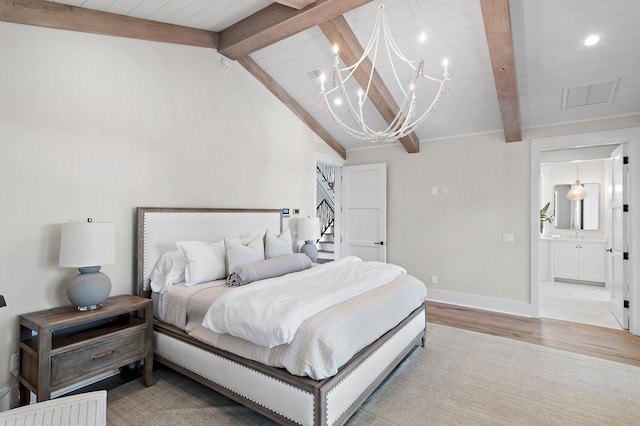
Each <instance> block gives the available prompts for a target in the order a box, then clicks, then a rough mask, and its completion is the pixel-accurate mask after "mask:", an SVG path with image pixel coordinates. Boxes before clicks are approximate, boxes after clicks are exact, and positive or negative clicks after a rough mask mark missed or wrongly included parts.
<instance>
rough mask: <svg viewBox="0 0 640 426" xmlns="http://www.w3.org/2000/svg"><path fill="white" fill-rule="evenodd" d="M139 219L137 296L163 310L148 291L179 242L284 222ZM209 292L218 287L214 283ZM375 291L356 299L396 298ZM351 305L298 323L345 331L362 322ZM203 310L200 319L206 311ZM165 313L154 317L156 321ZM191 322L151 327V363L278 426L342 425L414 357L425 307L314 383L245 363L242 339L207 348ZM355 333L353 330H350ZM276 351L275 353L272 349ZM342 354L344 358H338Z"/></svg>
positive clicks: (238, 217)
mask: <svg viewBox="0 0 640 426" xmlns="http://www.w3.org/2000/svg"><path fill="white" fill-rule="evenodd" d="M136 216H137V250H136V251H137V262H136V266H137V271H136V281H137V291H138V294H139V295H141V296H144V297H152V298H154V303H155V304H156V306H160V305H159V303H160V299H162V295H160V296H159V295H158V293H157V292H153V293H152V292H151V291H150V290H149V276H150V274H151V271H152V269H153V268H154V266H155V265H156V263H157V262H158V259H160V257H161V256H162V255H163V254H165V253H167V252H169V251H172V250H175V246H176V244H175V243H176V242H177V241H192V240H194V241H195V240H197V241H220V240H224V239H225V238H235V237H240V236H251V235H254V234H257V235H260V234H262V235H264V233H265V230H267V231H266V232H267V233H268V232H272V233H274V234H277V233H280V232H282V231H283V217H282V214H281V210H279V209H205V208H194V209H191V208H149V207H139V208H138V209H137V213H136ZM337 264H338V262H336V265H337ZM322 267H323V266H318V267H317V268H315V267H314V268H311V269H309V270H306V271H301V272H300V274H303V273H308V274H316V275H315V276H318V275H317V274H320V272H321V268H322ZM332 267H334V266H332ZM335 267H338V266H335ZM309 271H311V272H309ZM411 279H413V280H415V278H413V277H410V276H409V278H405V277H404V276H403V277H399V278H397V279H394V283H395V282H396V281H398V282H399V284H397V285H399V286H400V285H403V286H404V284H403V282H402V281H403V280H404V281H409V280H411ZM208 285H209V286H210V287H216V286H217V284H215V282H214V283H209V284H208ZM248 287H249V286H244V287H242V288H243V289H244V288H248ZM205 288H206V286H201V287H198V291H204V290H202V289H205ZM191 289H193V287H192V288H191ZM183 290H184V291H192V290H190V289H183ZM172 291H173V290H172ZM176 291H177V290H176ZM376 291H379V292H380V294H379V295H378V296H375V295H374V292H373V291H372V292H367V294H363V295H360V296H357V297H371V298H372V300H374V299H375V298H376V297H377V300H393V299H396V298H395V297H389V296H388V295H387V294H384V293H382V292H383V291H393V290H389V289H387V287H385V288H384V289H383V288H382V287H381V288H380V290H376ZM165 294H172V293H165ZM412 297H413V296H412ZM381 298H382V299H381ZM400 299H401V298H400ZM354 300H355V298H354ZM343 303H347V302H343ZM351 303H352V305H351V306H347V305H344V306H341V307H340V306H338V305H336V306H335V307H331V308H328V309H325V310H323V311H321V312H320V313H318V314H317V315H315V316H313V317H311V319H307V320H305V322H304V323H303V324H306V323H307V321H309V322H313V321H314V319H315V322H316V323H325V322H327V321H324V320H319V319H317V316H319V315H325V316H326V317H328V318H333V321H336V324H338V326H340V325H339V324H342V326H344V324H349V323H350V322H351V319H350V317H348V315H352V316H353V317H357V316H359V315H361V313H360V312H359V311H358V309H363V311H362V315H364V314H365V311H364V310H366V309H367V308H366V307H362V306H361V305H362V304H361V303H358V300H355V301H351ZM378 303H380V302H378ZM390 303H391V302H390ZM390 306H395V305H390ZM331 309H342V311H341V312H344V313H345V315H347V317H345V318H346V319H344V318H342V315H331ZM404 309H405V310H406V309H407V308H406V307H405V308H404ZM201 311H202V314H203V315H204V308H201ZM390 311H394V312H395V311H396V310H395V309H390ZM207 313H208V312H207ZM165 314H166V313H161V312H157V316H158V317H163V316H165ZM192 315H195V314H192ZM195 318H196V319H197V321H195V324H194V321H192V322H191V324H192V325H188V324H186V323H187V320H184V324H182V325H181V324H180V323H179V321H169V322H166V321H160V320H159V319H156V320H154V360H155V361H157V362H159V363H161V364H163V365H166V366H167V367H169V368H172V369H174V370H176V371H178V372H180V373H182V374H185V375H186V376H188V377H191V378H193V379H194V380H196V381H198V382H200V383H202V384H204V385H206V386H208V387H209V388H211V389H213V390H215V391H217V392H219V393H221V394H223V395H225V396H227V397H229V398H231V399H234V400H236V401H238V402H239V403H241V404H243V405H245V406H247V407H249V408H251V409H253V410H255V411H257V412H259V413H261V414H263V415H265V416H266V417H268V418H271V419H273V420H275V421H277V422H279V423H281V424H302V425H339V424H344V423H345V422H346V421H347V420H348V419H349V418H350V417H351V416H352V415H353V414H354V413H355V412H356V410H357V409H358V408H359V407H360V405H361V404H362V403H363V402H364V401H365V400H366V399H367V397H368V396H369V395H371V393H373V391H375V389H376V388H377V387H378V386H379V385H380V384H381V383H382V382H383V380H384V379H385V378H386V377H388V376H389V375H390V374H391V373H392V372H393V370H394V369H395V368H396V367H397V366H398V365H399V364H400V363H401V362H402V361H403V360H404V359H405V358H406V357H407V356H408V355H409V354H410V353H411V352H412V351H413V350H415V349H416V348H417V347H419V346H421V345H422V344H423V339H424V334H425V329H426V327H425V325H426V311H425V305H424V303H423V301H421V302H420V303H419V304H418V306H415V308H411V310H410V311H408V312H407V313H406V314H405V313H402V314H401V317H400V318H398V319H390V320H389V321H391V322H393V324H394V325H392V326H390V328H389V329H388V330H387V331H385V332H384V333H383V334H382V335H381V336H380V337H378V338H376V339H375V341H373V342H372V343H367V344H366V345H364V347H362V348H361V349H358V350H357V351H356V352H355V353H354V354H353V355H351V354H350V353H348V354H347V355H348V357H349V358H348V359H349V360H348V361H346V362H342V361H340V362H339V364H340V365H338V366H337V368H336V371H335V372H333V371H329V372H320V373H318V374H319V376H318V377H316V378H315V379H314V378H311V377H309V376H314V374H311V373H309V374H305V375H300V374H301V373H299V372H296V374H292V373H291V372H290V371H288V370H287V369H288V368H289V367H288V366H283V365H280V361H277V362H276V363H274V364H273V365H266V364H265V363H264V360H263V359H262V358H264V357H261V355H259V354H258V355H256V356H255V357H254V358H255V359H250V358H247V357H246V355H245V353H244V352H242V351H235V350H234V348H235V347H236V346H238V345H237V344H236V343H237V341H238V339H239V341H242V340H243V339H240V338H235V337H230V336H227V337H225V336H222V337H220V336H218V340H229V341H231V343H230V344H229V345H228V346H224V345H223V346H222V347H217V346H213V345H212V344H211V341H209V340H207V339H206V338H202V336H201V334H206V331H203V329H202V328H200V327H199V325H198V324H197V323H199V322H202V319H201V318H200V317H195ZM340 321H342V323H340ZM334 326H335V325H334ZM354 330H357V327H355V326H354ZM354 332H355V331H354ZM214 334H215V333H214ZM297 335H298V333H296V336H294V337H293V339H294V340H295V339H296V338H297ZM193 336H195V337H197V338H195V337H193ZM234 339H235V340H234ZM247 344H248V345H253V343H247ZM245 346H246V345H245ZM276 349H278V347H275V348H274V350H276ZM265 350H266V349H265ZM269 350H270V349H269ZM234 352H235V353H234ZM240 353H242V355H244V356H241V355H240ZM347 355H345V354H341V355H339V356H338V358H339V357H340V356H342V357H344V356H347ZM269 357H271V356H269ZM283 367H286V368H283Z"/></svg>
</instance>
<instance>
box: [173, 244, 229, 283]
mask: <svg viewBox="0 0 640 426" xmlns="http://www.w3.org/2000/svg"><path fill="white" fill-rule="evenodd" d="M176 246H178V249H179V250H180V252H181V253H182V255H183V256H184V259H185V260H186V263H187V267H186V269H185V271H184V278H185V285H187V286H191V285H195V284H200V283H204V282H207V281H214V280H220V279H223V278H225V277H226V276H227V267H226V263H225V249H224V241H218V242H215V243H207V242H204V241H178V242H176Z"/></svg>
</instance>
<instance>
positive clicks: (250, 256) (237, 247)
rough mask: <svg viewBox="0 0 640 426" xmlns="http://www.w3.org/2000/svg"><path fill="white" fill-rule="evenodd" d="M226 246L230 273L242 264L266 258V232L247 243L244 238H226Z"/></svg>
mask: <svg viewBox="0 0 640 426" xmlns="http://www.w3.org/2000/svg"><path fill="white" fill-rule="evenodd" d="M224 246H225V248H226V251H227V271H228V273H229V274H230V273H231V272H233V271H234V270H235V269H236V268H237V267H238V266H240V265H243V264H245V263H251V262H257V261H259V260H264V234H262V235H258V236H256V237H255V238H253V239H251V240H250V241H248V242H247V243H246V244H242V240H239V239H238V238H234V239H231V238H225V239H224Z"/></svg>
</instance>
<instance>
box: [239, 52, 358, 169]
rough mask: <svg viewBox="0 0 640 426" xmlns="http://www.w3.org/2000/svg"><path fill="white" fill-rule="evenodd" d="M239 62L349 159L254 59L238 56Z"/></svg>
mask: <svg viewBox="0 0 640 426" xmlns="http://www.w3.org/2000/svg"><path fill="white" fill-rule="evenodd" d="M238 62H239V63H240V65H242V66H243V67H244V68H245V69H246V70H247V71H249V73H251V75H253V76H254V77H255V78H256V79H258V81H260V82H261V83H262V84H263V85H264V87H266V88H267V89H268V90H269V91H270V92H271V93H273V94H274V95H275V96H276V98H278V99H279V100H280V102H282V103H283V104H284V105H285V106H286V107H287V108H289V109H290V110H291V111H292V112H293V113H294V114H295V115H296V116H297V117H298V118H299V119H300V120H302V121H303V122H304V123H305V124H306V125H307V126H309V127H310V128H311V130H313V132H314V133H315V134H317V135H318V136H319V137H320V138H321V139H322V140H324V141H325V143H326V144H327V145H329V146H330V147H331V148H332V149H333V150H334V151H335V152H337V153H338V155H340V157H342V159H344V160H346V159H347V151H346V150H345V149H344V147H343V146H342V145H340V143H338V141H337V140H335V138H334V137H333V136H331V135H330V134H329V132H327V131H326V130H325V129H324V128H323V127H322V126H321V125H320V123H318V122H317V121H316V120H315V119H314V118H313V117H312V116H311V114H309V113H308V112H307V111H306V110H305V109H304V108H303V107H302V105H300V104H299V103H298V102H296V100H295V99H293V97H291V95H290V94H289V93H287V91H286V90H284V88H282V86H280V85H279V84H278V83H277V82H276V81H275V80H274V79H273V78H272V77H271V76H270V75H269V74H267V72H266V71H265V70H264V69H262V68H261V67H260V66H259V65H258V64H257V63H256V62H255V61H254V60H253V59H251V58H250V57H249V56H244V57H242V58H238Z"/></svg>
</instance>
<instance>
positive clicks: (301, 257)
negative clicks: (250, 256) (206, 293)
mask: <svg viewBox="0 0 640 426" xmlns="http://www.w3.org/2000/svg"><path fill="white" fill-rule="evenodd" d="M310 267H311V259H309V256H307V255H306V254H304V253H295V254H287V255H284V256H278V257H273V258H271V259H266V260H261V261H258V262H253V263H245V264H244V265H240V266H238V267H237V268H236V269H235V270H234V271H233V272H232V273H230V274H229V277H228V278H227V285H228V286H241V285H245V284H249V283H251V282H254V281H258V280H264V279H267V278H273V277H279V276H281V275H285V274H288V273H291V272H298V271H302V270H304V269H307V268H310Z"/></svg>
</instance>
